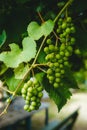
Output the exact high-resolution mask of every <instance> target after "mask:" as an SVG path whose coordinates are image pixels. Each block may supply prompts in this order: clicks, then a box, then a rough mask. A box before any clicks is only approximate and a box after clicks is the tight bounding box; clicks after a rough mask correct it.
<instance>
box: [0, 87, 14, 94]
mask: <svg viewBox="0 0 87 130" xmlns="http://www.w3.org/2000/svg"><path fill="white" fill-rule="evenodd" d="M0 88H1V89H3V90H4V91H6V92H8V93H10V94H13V92H11V91H9V90H8V89H6V88H4V87H3V86H0Z"/></svg>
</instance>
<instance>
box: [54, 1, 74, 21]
mask: <svg viewBox="0 0 87 130" xmlns="http://www.w3.org/2000/svg"><path fill="white" fill-rule="evenodd" d="M72 1H73V0H69V1H68V2H67V3H66V4H65V6H64V7H63V8H62V9H61V11H60V12H59V13H58V15H57V16H56V18H55V19H54V22H56V21H57V20H58V18H59V17H60V15H61V14H62V13H63V11H64V10H65V9H66V8H67V7H68V6H69V5H70V4H71V3H72Z"/></svg>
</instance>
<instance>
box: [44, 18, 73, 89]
mask: <svg viewBox="0 0 87 130" xmlns="http://www.w3.org/2000/svg"><path fill="white" fill-rule="evenodd" d="M71 21H72V19H71V17H68V18H67V19H66V21H64V20H63V19H59V21H58V25H59V26H58V29H57V33H58V36H59V41H58V44H54V43H53V42H52V40H51V39H47V41H46V43H47V46H46V47H45V48H44V52H45V53H46V57H45V60H46V62H47V64H48V66H49V67H48V69H47V78H48V80H49V83H51V84H53V87H54V88H58V87H59V86H62V85H63V83H62V78H63V77H64V74H65V67H66V66H68V65H69V62H68V58H69V57H70V56H71V54H72V50H73V48H72V45H73V44H74V42H75V38H73V37H72V33H74V32H75V28H74V25H73V23H72V22H71Z"/></svg>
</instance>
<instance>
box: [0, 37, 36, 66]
mask: <svg viewBox="0 0 87 130" xmlns="http://www.w3.org/2000/svg"><path fill="white" fill-rule="evenodd" d="M22 45H23V49H22V50H21V49H20V48H19V46H18V45H17V44H15V43H12V44H10V45H9V47H10V49H11V51H7V52H2V53H1V54H0V61H3V62H4V63H5V65H6V66H7V67H12V68H15V67H18V66H19V64H20V63H22V62H28V61H30V60H31V59H32V58H34V57H35V54H36V43H35V41H34V40H33V39H32V38H30V37H26V38H24V39H23V41H22ZM31 50H32V51H31Z"/></svg>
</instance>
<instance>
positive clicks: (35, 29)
mask: <svg viewBox="0 0 87 130" xmlns="http://www.w3.org/2000/svg"><path fill="white" fill-rule="evenodd" d="M53 28H54V22H53V21H52V20H48V21H46V22H44V23H43V24H42V25H41V26H40V25H39V24H38V23H37V22H35V21H33V22H31V23H30V24H29V25H28V27H27V31H28V35H29V36H30V37H32V38H33V39H34V40H39V39H40V38H41V37H42V36H48V35H49V34H50V33H51V32H52V31H53Z"/></svg>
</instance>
